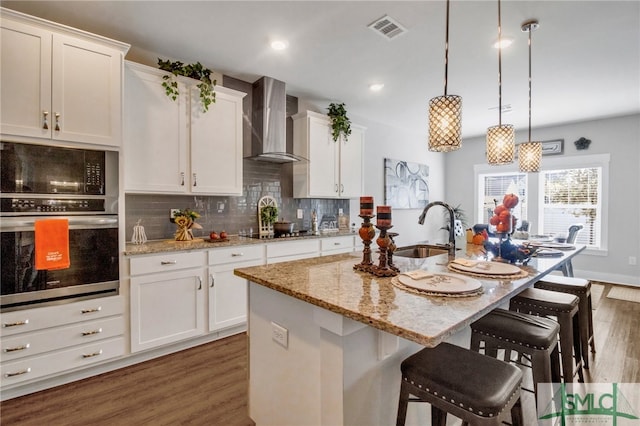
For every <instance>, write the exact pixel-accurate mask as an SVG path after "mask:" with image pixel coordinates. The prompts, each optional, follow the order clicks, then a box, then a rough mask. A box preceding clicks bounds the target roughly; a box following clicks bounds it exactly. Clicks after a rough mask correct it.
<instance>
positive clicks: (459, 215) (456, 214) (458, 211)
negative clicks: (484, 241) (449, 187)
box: [440, 204, 469, 231]
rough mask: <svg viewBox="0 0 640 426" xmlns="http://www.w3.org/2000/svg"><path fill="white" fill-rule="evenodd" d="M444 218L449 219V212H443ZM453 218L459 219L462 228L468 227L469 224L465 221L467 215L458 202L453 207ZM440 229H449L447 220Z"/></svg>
mask: <svg viewBox="0 0 640 426" xmlns="http://www.w3.org/2000/svg"><path fill="white" fill-rule="evenodd" d="M444 215H445V218H446V219H447V220H448V219H449V212H447V211H445V212H444ZM453 218H454V219H455V220H459V221H460V224H461V225H462V229H467V228H468V227H469V224H468V223H467V215H466V213H465V212H464V210H463V209H462V207H460V204H458V205H457V206H455V207H453ZM440 229H445V230H447V231H448V230H449V223H448V222H447V224H446V225H444V226H443V227H442V228H440Z"/></svg>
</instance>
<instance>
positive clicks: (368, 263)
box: [353, 215, 376, 272]
mask: <svg viewBox="0 0 640 426" xmlns="http://www.w3.org/2000/svg"><path fill="white" fill-rule="evenodd" d="M360 217H361V218H362V225H361V226H360V230H359V231H358V234H359V235H360V238H361V239H362V243H363V244H364V249H363V250H362V262H360V263H358V264H356V265H353V269H355V270H357V271H363V272H371V268H372V267H373V266H374V265H373V261H372V260H371V241H373V237H375V236H376V230H375V229H374V228H373V224H372V223H371V219H373V218H374V216H368V215H360Z"/></svg>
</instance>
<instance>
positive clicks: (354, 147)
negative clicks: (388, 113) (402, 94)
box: [293, 111, 365, 198]
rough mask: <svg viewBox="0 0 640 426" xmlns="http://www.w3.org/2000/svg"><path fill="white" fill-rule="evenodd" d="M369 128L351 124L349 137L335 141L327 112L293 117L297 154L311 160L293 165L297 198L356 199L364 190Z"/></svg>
mask: <svg viewBox="0 0 640 426" xmlns="http://www.w3.org/2000/svg"><path fill="white" fill-rule="evenodd" d="M364 132H365V128H364V127H361V126H357V125H354V124H352V125H351V135H350V136H349V138H348V139H347V138H344V137H343V136H341V137H340V138H339V139H338V141H334V140H333V138H332V136H331V123H330V120H329V118H328V117H327V116H326V115H323V114H318V113H315V112H311V111H306V112H303V113H300V114H296V115H295V116H293V146H294V148H293V151H294V154H296V155H299V156H301V157H304V158H307V159H308V160H309V161H308V162H303V163H295V164H294V165H293V196H294V197H295V198H356V197H359V196H360V195H361V194H362V190H363V176H362V174H363V155H364Z"/></svg>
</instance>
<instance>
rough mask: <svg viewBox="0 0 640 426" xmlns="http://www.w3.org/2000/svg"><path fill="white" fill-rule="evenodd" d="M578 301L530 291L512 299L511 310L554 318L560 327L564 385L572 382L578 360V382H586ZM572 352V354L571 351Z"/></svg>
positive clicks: (547, 291)
mask: <svg viewBox="0 0 640 426" xmlns="http://www.w3.org/2000/svg"><path fill="white" fill-rule="evenodd" d="M578 303H579V299H578V297H576V296H574V295H572V294H566V293H560V292H557V291H550V290H542V289H539V288H527V289H524V290H523V291H521V292H520V293H518V294H517V295H516V296H514V297H513V298H511V301H510V303H509V310H512V311H518V312H524V313H528V314H534V315H539V316H553V317H556V318H557V321H558V323H559V324H560V346H561V359H562V374H563V379H564V381H565V382H571V381H573V376H574V374H575V373H574V368H573V360H572V358H573V357H575V361H576V369H575V372H577V373H578V380H579V381H580V382H583V381H584V377H583V374H582V353H581V349H580V328H579V317H578ZM572 348H573V351H572Z"/></svg>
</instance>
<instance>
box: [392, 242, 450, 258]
mask: <svg viewBox="0 0 640 426" xmlns="http://www.w3.org/2000/svg"><path fill="white" fill-rule="evenodd" d="M447 253H449V251H448V250H447V249H446V247H442V246H436V245H429V244H414V245H412V246H406V247H400V248H398V249H396V251H394V252H393V256H399V257H411V258H414V259H423V258H425V257H431V256H437V255H439V254H447Z"/></svg>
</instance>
